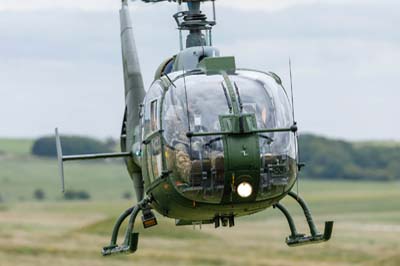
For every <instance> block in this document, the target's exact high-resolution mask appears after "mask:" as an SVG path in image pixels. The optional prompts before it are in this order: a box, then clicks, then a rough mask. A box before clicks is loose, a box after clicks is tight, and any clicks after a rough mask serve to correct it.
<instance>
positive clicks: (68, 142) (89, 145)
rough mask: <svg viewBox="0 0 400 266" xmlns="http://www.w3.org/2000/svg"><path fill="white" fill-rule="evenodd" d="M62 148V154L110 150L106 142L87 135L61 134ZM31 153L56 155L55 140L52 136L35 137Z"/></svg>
mask: <svg viewBox="0 0 400 266" xmlns="http://www.w3.org/2000/svg"><path fill="white" fill-rule="evenodd" d="M61 144H62V150H63V154H64V155H72V154H85V153H102V152H112V151H113V150H114V149H111V148H110V147H109V146H108V145H107V144H106V143H103V142H101V141H99V140H96V139H92V138H88V137H75V136H62V137H61ZM32 154H33V155H36V156H44V157H57V150H56V141H55V138H54V137H42V138H39V139H37V140H36V141H35V142H34V143H33V146H32Z"/></svg>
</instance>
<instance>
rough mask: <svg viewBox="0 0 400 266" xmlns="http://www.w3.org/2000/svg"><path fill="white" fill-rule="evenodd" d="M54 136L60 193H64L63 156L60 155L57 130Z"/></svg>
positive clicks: (60, 149)
mask: <svg viewBox="0 0 400 266" xmlns="http://www.w3.org/2000/svg"><path fill="white" fill-rule="evenodd" d="M55 136H56V149H57V160H58V171H59V174H60V178H61V191H62V192H63V193H64V192H65V183H64V164H63V154H62V147H61V140H60V135H59V134H58V128H56V129H55Z"/></svg>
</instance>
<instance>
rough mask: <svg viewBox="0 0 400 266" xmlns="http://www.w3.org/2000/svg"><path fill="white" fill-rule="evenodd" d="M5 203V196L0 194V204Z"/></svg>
mask: <svg viewBox="0 0 400 266" xmlns="http://www.w3.org/2000/svg"><path fill="white" fill-rule="evenodd" d="M3 202H4V199H3V196H2V195H1V194H0V204H1V203H3Z"/></svg>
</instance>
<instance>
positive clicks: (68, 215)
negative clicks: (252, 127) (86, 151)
mask: <svg viewBox="0 0 400 266" xmlns="http://www.w3.org/2000/svg"><path fill="white" fill-rule="evenodd" d="M30 145H31V142H30V141H9V140H0V150H3V151H6V152H4V153H3V154H2V155H0V195H1V198H2V199H3V203H0V265H1V266H3V265H4V266H9V265H10V266H11V265H19V266H25V265H29V266H31V265H33V266H36V265H52V264H57V265H58V266H64V265H80V266H86V265H88V266H89V265H90V266H92V265H96V266H97V265H98V266H101V265H107V266H109V265H118V266H124V265H133V264H135V265H141V266H147V265H174V266H177V265H185V266H186V265H227V266H228V265H229V266H231V265H233V266H236V265H238V266H239V265H240V266H242V265H260V266H261V265H271V266H272V265H273V266H276V265H281V266H286V265H287V266H289V265H296V266H303V265H304V266H305V265H307V266H310V265H311V266H313V265H326V266H328V265H329V266H330V265H335V266H340V265H343V266H349V265H356V266H364V265H366V266H378V265H379V266H381V265H382V266H394V265H396V266H397V265H400V256H399V254H400V241H399V239H398V237H399V235H400V207H399V199H400V183H398V182H397V183H396V182H393V183H377V182H375V183H374V182H344V181H334V182H331V181H315V180H302V181H301V182H300V186H299V192H300V194H301V195H302V196H303V197H304V198H305V199H306V200H307V202H308V204H309V206H310V208H311V210H312V213H313V214H314V218H315V221H316V222H317V224H318V227H319V229H320V230H321V231H322V230H323V228H322V226H323V222H324V221H326V220H334V221H335V226H334V233H333V238H332V240H331V241H330V242H328V243H324V244H320V245H313V246H306V247H299V248H289V247H287V246H286V244H285V243H284V239H285V237H286V236H288V234H289V229H288V226H287V222H286V221H285V219H284V217H283V215H282V214H281V213H279V212H278V211H277V210H273V209H268V210H266V211H264V212H261V213H258V214H255V215H251V216H247V217H243V218H240V219H237V220H236V226H235V227H233V228H219V229H214V228H213V226H212V225H207V226H203V229H202V230H198V229H197V230H193V229H192V227H190V226H189V227H176V226H175V225H174V221H173V220H170V219H166V218H163V217H161V216H160V215H158V216H157V217H158V222H159V225H158V226H156V227H153V228H151V229H147V230H144V229H143V228H142V226H141V224H140V217H139V218H138V221H137V223H136V225H135V228H137V229H138V230H139V232H140V239H139V250H138V252H137V253H136V254H134V255H133V256H115V257H111V258H102V257H101V256H100V250H101V248H102V247H103V246H105V245H107V244H108V242H109V239H110V236H111V230H112V227H113V224H114V222H115V220H116V218H117V217H118V216H119V214H120V213H121V212H122V211H124V210H125V209H126V208H128V207H130V205H131V204H132V202H131V201H130V200H123V199H122V198H121V197H122V194H123V193H124V192H126V191H131V190H132V189H131V188H132V184H131V181H130V179H129V177H128V174H127V172H126V170H125V166H124V165H123V164H122V163H115V162H104V161H99V162H94V163H84V164H83V163H66V164H65V175H66V185H67V188H68V189H74V190H85V191H87V192H89V194H90V195H91V200H90V201H65V200H62V197H61V193H60V181H59V177H58V170H57V163H56V161H55V160H48V159H41V158H36V157H32V156H30V155H29V150H30ZM38 188H40V189H42V190H43V191H44V192H45V194H46V199H45V200H44V201H41V202H39V201H36V200H34V199H33V191H34V190H35V189H38ZM283 203H284V204H285V205H286V206H287V207H288V208H289V209H290V210H291V212H292V213H293V214H294V218H295V221H296V224H297V226H298V229H299V231H301V232H305V233H307V227H306V223H305V220H304V216H303V215H302V213H301V210H300V208H299V206H298V205H297V204H295V203H294V201H293V200H292V199H290V198H285V199H284V200H283ZM121 233H123V230H121ZM120 241H122V236H121V238H120Z"/></svg>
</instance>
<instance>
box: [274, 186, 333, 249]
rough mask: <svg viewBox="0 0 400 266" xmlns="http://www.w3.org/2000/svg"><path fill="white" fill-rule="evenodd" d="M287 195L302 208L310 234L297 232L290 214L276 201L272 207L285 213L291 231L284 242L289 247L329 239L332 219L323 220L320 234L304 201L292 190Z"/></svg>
mask: <svg viewBox="0 0 400 266" xmlns="http://www.w3.org/2000/svg"><path fill="white" fill-rule="evenodd" d="M288 195H289V196H291V197H292V198H293V199H295V200H296V201H297V202H298V203H299V204H300V206H301V208H302V209H303V212H304V215H305V217H306V219H307V223H308V226H309V228H310V236H306V235H305V234H299V233H298V232H297V229H296V226H295V224H294V220H293V218H292V216H291V215H290V213H289V211H288V210H287V209H286V208H285V207H284V206H283V205H282V204H280V203H277V204H275V205H274V208H277V209H279V210H280V211H281V212H282V213H283V214H284V215H285V217H286V219H287V221H288V223H289V227H290V231H291V235H290V236H288V237H287V238H286V244H287V245H288V246H290V247H296V246H303V245H309V244H318V243H321V242H326V241H329V240H330V239H331V236H332V231H333V221H328V222H325V229H324V233H323V234H320V233H319V232H318V230H317V228H316V226H315V223H314V221H313V219H312V216H311V212H310V210H309V208H308V206H307V204H306V203H305V201H304V200H303V199H302V198H301V197H300V196H298V195H297V194H296V193H294V192H289V194H288Z"/></svg>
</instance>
